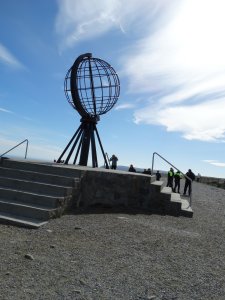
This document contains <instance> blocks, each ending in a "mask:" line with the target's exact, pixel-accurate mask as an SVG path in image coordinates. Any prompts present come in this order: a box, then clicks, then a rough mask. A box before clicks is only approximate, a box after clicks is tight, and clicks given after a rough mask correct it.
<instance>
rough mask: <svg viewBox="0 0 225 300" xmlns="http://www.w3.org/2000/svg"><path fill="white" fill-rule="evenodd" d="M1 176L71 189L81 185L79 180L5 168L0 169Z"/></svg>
mask: <svg viewBox="0 0 225 300" xmlns="http://www.w3.org/2000/svg"><path fill="white" fill-rule="evenodd" d="M0 176H1V177H8V178H15V179H21V180H28V181H36V182H43V183H46V184H47V183H48V184H55V185H61V186H70V187H73V186H75V187H76V185H77V183H79V178H73V177H67V176H59V175H54V174H46V173H40V172H34V171H27V170H20V169H11V168H4V167H0Z"/></svg>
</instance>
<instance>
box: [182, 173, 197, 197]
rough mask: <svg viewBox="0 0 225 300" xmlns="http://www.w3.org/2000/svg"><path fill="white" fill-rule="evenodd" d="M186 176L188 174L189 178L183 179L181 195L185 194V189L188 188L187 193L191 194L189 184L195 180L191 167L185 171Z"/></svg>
mask: <svg viewBox="0 0 225 300" xmlns="http://www.w3.org/2000/svg"><path fill="white" fill-rule="evenodd" d="M186 176H188V177H189V178H190V179H188V178H186V180H185V185H184V193H183V195H186V192H187V189H188V195H189V196H190V195H191V188H192V187H191V185H192V181H194V180H195V174H194V173H193V172H192V171H191V169H189V170H188V172H187V173H186Z"/></svg>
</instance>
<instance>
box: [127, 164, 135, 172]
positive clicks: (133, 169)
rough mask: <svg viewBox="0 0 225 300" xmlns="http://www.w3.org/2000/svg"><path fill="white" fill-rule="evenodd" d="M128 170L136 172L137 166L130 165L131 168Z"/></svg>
mask: <svg viewBox="0 0 225 300" xmlns="http://www.w3.org/2000/svg"><path fill="white" fill-rule="evenodd" d="M128 172H136V170H135V168H134V166H133V165H130V168H129V170H128Z"/></svg>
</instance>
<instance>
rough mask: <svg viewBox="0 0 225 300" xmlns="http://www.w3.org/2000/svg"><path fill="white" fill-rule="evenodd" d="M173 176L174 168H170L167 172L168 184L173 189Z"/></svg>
mask: <svg viewBox="0 0 225 300" xmlns="http://www.w3.org/2000/svg"><path fill="white" fill-rule="evenodd" d="M173 177H174V171H173V168H170V170H169V172H168V173H167V185H166V186H169V187H171V188H172V189H173Z"/></svg>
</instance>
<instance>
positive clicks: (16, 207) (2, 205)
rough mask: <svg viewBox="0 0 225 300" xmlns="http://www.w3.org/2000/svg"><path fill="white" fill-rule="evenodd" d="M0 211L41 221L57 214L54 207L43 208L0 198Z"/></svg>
mask: <svg viewBox="0 0 225 300" xmlns="http://www.w3.org/2000/svg"><path fill="white" fill-rule="evenodd" d="M0 213H7V214H12V215H18V216H22V217H25V218H34V219H37V220H43V221H47V220H49V219H50V218H53V217H56V216H57V215H58V211H57V209H56V208H45V207H40V206H38V205H32V206H31V205H25V204H23V203H19V202H13V201H12V200H9V199H0Z"/></svg>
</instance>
